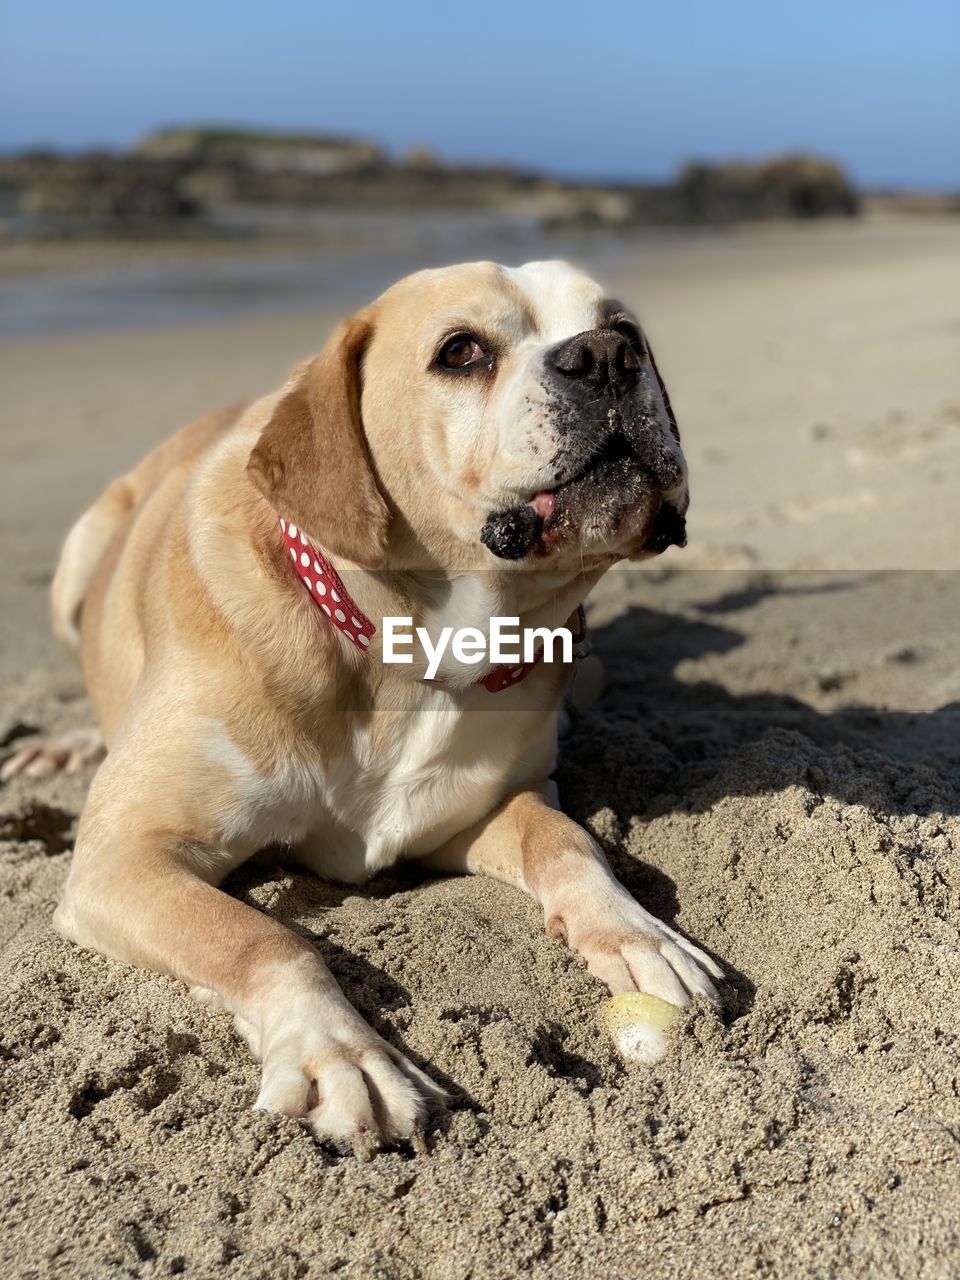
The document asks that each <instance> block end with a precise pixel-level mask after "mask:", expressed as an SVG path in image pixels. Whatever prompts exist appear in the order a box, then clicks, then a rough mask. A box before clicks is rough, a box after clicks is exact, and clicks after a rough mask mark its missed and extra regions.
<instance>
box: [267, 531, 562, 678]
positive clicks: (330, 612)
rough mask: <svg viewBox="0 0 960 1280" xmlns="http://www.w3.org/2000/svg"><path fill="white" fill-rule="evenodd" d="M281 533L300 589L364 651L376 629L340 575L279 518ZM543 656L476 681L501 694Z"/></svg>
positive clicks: (540, 654)
mask: <svg viewBox="0 0 960 1280" xmlns="http://www.w3.org/2000/svg"><path fill="white" fill-rule="evenodd" d="M280 530H281V532H282V534H283V540H284V543H285V544H286V547H287V550H288V552H289V554H290V559H291V561H292V562H293V565H294V567H295V568H296V571H297V573H298V574H299V576H300V580H301V582H302V583H303V585H304V586H305V587H306V588H307V590H308V591H309V592H310V595H311V597H312V599H313V601H314V603H315V604H317V605H319V606H320V609H321V610H322V611H323V613H324V614H326V616H327V617H328V618H329V619H330V621H331V622H332V623H333V625H334V626H335V627H336V628H337V629H338V630H339V631H342V632H343V634H344V635H345V636H346V637H347V639H348V640H352V641H353V643H354V644H355V645H356V646H357V648H358V649H367V648H368V647H369V644H370V641H371V639H372V638H373V636H375V635H376V632H377V629H376V627H375V626H374V625H373V623H372V622H371V621H370V619H369V618H368V617H367V616H366V614H365V613H363V612H362V611H361V609H360V608H359V607H358V606H357V605H356V604H355V603H354V601H353V600H352V599H351V597H350V593H349V592H348V591H347V589H346V587H345V586H344V585H343V582H342V581H341V580H340V575H339V574H338V573H337V571H336V569H335V568H334V567H333V565H332V564H331V563H330V561H329V560H328V559H327V558H326V556H324V555H323V554H322V553H321V552H319V551H316V550H315V549H314V548H313V547H312V546H311V545H310V543H309V542H308V541H307V535H306V534H305V533H304V532H303V530H302V529H299V528H298V527H297V526H296V525H295V524H292V523H290V522H288V521H287V520H285V519H284V518H283V516H281V517H280ZM577 620H578V622H579V629H580V634H579V635H578V636H574V644H578V643H580V642H582V640H583V638H584V636H585V634H586V628H585V623H584V616H583V609H582V608H579V609H578V610H577ZM542 656H543V654H542V651H541V652H540V653H538V654H537V656H536V657H535V658H534V659H533V661H532V662H521V663H519V664H518V665H517V666H510V667H494V669H493V670H492V671H491V672H490V673H489V674H488V675H486V676H483V677H482V678H481V679H480V680H478V681H477V684H482V685H483V686H484V688H486V689H488V690H489V691H490V692H491V693H500V692H501V690H503V689H509V688H511V686H513V685H515V684H519V683H520V681H521V680H523V679H524V677H525V676H527V675H529V673H530V672H531V671H532V670H533V668H534V667H535V666H536V665H537V664H538V663H539V661H540V659H541V657H542Z"/></svg>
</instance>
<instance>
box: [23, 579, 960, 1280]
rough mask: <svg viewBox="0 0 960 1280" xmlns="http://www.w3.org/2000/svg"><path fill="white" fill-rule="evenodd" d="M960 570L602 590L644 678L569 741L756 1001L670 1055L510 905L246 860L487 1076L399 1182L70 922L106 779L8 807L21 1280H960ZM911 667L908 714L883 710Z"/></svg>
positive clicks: (680, 911) (634, 868)
mask: <svg viewBox="0 0 960 1280" xmlns="http://www.w3.org/2000/svg"><path fill="white" fill-rule="evenodd" d="M949 586H950V579H949V578H948V577H947V575H936V574H927V575H913V576H912V577H908V576H907V575H890V576H885V577H880V576H879V575H869V574H868V575H865V576H861V577H856V576H849V575H848V577H847V578H846V579H839V578H838V577H837V576H836V575H825V574H821V575H813V574H803V575H797V574H788V575H782V576H781V577H779V578H777V577H773V576H771V575H766V576H762V577H761V576H759V575H757V574H755V573H744V572H732V571H731V572H727V573H709V574H707V573H704V574H692V575H689V574H684V575H673V574H669V573H668V574H656V575H651V574H649V573H646V574H627V575H622V574H621V575H616V577H615V578H613V577H612V578H609V579H608V580H607V583H606V584H604V585H603V587H602V589H601V591H600V592H599V595H598V599H597V601H596V604H595V606H594V610H593V614H594V622H595V626H594V636H595V639H596V642H597V645H598V648H599V650H600V651H601V653H602V654H603V655H604V659H605V663H606V667H607V675H608V687H607V691H606V693H605V695H604V697H603V699H602V700H601V702H600V703H599V704H598V706H597V707H596V708H595V710H594V711H593V712H592V713H591V714H590V715H589V716H588V717H587V718H586V720H584V721H583V722H582V723H581V724H580V725H579V726H578V728H577V730H576V732H575V734H574V736H573V738H572V739H571V740H570V742H569V743H568V746H567V749H566V751H565V755H564V761H563V766H562V770H561V783H562V789H563V793H564V797H565V801H566V804H567V807H568V808H569V810H570V811H571V812H572V813H573V814H574V815H575V816H577V817H578V818H579V819H580V820H581V821H583V822H585V823H586V824H587V825H588V826H589V827H590V828H591V829H592V830H593V831H594V832H595V833H596V834H597V836H598V837H599V838H600V839H601V840H602V842H603V843H604V845H605V847H606V848H607V850H608V852H609V855H610V857H611V859H612V861H613V863H614V864H615V866H616V869H617V871H618V873H619V874H620V875H621V876H622V878H623V879H624V880H625V882H626V883H627V884H628V885H629V886H630V888H631V889H632V890H633V891H634V893H636V894H637V895H638V896H639V897H640V898H641V899H642V900H643V901H644V902H645V903H646V904H647V905H648V906H650V907H651V908H652V909H653V910H654V911H656V912H657V913H658V914H660V915H662V916H663V917H664V918H665V919H667V920H669V921H675V922H676V923H677V925H678V926H679V927H680V928H682V929H683V930H685V931H686V932H687V933H688V935H689V936H691V937H692V938H694V939H695V940H696V941H697V942H699V943H700V944H701V945H703V946H705V947H706V948H707V949H708V950H709V951H710V952H711V954H713V955H714V956H716V957H717V958H718V959H719V960H720V962H721V963H722V964H723V965H724V967H725V970H726V972H727V974H728V978H729V981H728V983H727V986H726V989H725V1008H724V1013H723V1017H722V1019H717V1018H715V1017H714V1016H713V1015H711V1014H710V1013H708V1012H707V1011H705V1010H697V1011H696V1012H695V1013H693V1014H692V1015H690V1016H689V1017H688V1018H687V1019H686V1021H685V1022H684V1023H683V1025H682V1026H681V1027H680V1029H679V1030H678V1032H677V1033H676V1035H675V1036H674V1040H673V1044H672V1050H671V1053H670V1055H669V1056H668V1058H667V1059H666V1060H665V1061H664V1062H663V1063H662V1064H660V1065H659V1066H658V1067H656V1068H654V1069H645V1068H627V1067H625V1066H624V1065H623V1064H622V1063H621V1062H620V1061H619V1060H618V1059H617V1058H616V1055H615V1053H614V1052H613V1051H612V1050H611V1048H610V1046H609V1045H608V1044H607V1042H606V1041H605V1039H604V1036H603V1033H602V1031H601V1029H600V1027H599V1024H598V1020H597V1010H598V1006H599V1003H600V1001H601V999H602V996H603V990H602V988H601V987H600V986H599V984H598V983H596V982H595V981H594V980H593V979H592V978H590V977H589V975H587V974H586V972H585V971H584V970H583V968H582V967H581V965H580V964H579V962H578V961H577V960H576V959H574V958H573V957H571V955H570V954H569V953H568V952H567V951H566V949H565V948H564V947H563V946H561V945H560V944H559V943H557V942H554V941H551V940H549V939H548V938H546V937H545V936H544V934H543V931H542V925H541V921H540V919H539V918H538V915H539V913H538V911H537V910H536V909H535V908H534V906H533V905H532V904H531V903H529V902H528V901H527V900H526V899H524V898H523V897H522V896H521V895H519V894H518V893H515V892H512V891H511V890H509V889H508V888H506V887H504V886H501V885H496V884H492V883H486V882H483V881H480V880H467V879H444V880H424V881H422V882H420V881H418V878H417V876H416V873H414V872H404V873H403V874H402V875H400V876H398V877H395V878H392V879H384V880H382V881H377V882H376V883H375V884H374V885H373V886H371V888H370V889H369V890H365V891H362V892H358V891H356V890H353V889H349V890H347V889H344V888H339V887H334V886H329V885H324V884H321V883H319V882H317V881H315V880H312V879H310V878H307V877H304V876H302V875H300V874H298V873H295V872H292V871H287V870H283V869H277V868H275V867H270V866H268V865H265V866H261V867H257V868H255V869H253V870H247V871H246V872H244V873H243V874H242V875H240V876H238V877H237V878H236V879H235V880H234V882H233V883H232V886H231V887H232V889H233V891H234V892H236V893H238V894H240V895H241V896H242V897H244V898H245V899H246V900H248V901H250V902H252V903H254V904H256V905H257V906H258V907H260V908H261V909H262V910H267V911H270V912H271V913H274V914H276V915H277V916H279V917H281V918H283V919H285V920H288V921H289V922H291V923H292V924H294V925H295V926H296V927H298V928H299V929H301V930H303V931H305V932H306V933H307V934H308V935H309V936H311V937H313V938H315V939H316V941H317V944H318V946H319V947H320V949H321V951H322V952H323V954H324V956H325V957H326V959H327V960H328V962H329V964H330V966H331V968H332V969H333V971H334V973H335V974H336V975H337V977H338V978H339V979H340V981H341V982H342V984H343V986H344V988H345V990H346V992H347V994H348V996H349V997H350V998H351V1000H353V1001H354V1003H355V1004H356V1005H357V1007H358V1008H359V1009H360V1010H361V1011H362V1012H363V1013H364V1014H365V1015H366V1016H367V1017H368V1018H369V1019H370V1020H371V1021H372V1022H373V1023H374V1024H375V1025H376V1026H377V1027H378V1028H379V1029H380V1030H381V1031H382V1032H383V1033H384V1034H386V1035H387V1036H388V1037H389V1038H391V1039H392V1040H394V1041H395V1042H396V1043H397V1044H399V1045H401V1046H402V1047H403V1048H404V1049H405V1051H407V1052H409V1053H410V1054H411V1055H412V1057H413V1058H414V1060H415V1061H417V1062H418V1063H420V1064H421V1065H423V1066H424V1067H426V1068H427V1069H429V1070H430V1071H432V1073H433V1074H434V1076H435V1078H437V1079H438V1080H439V1081H440V1082H441V1083H443V1084H444V1085H446V1087H447V1088H448V1089H449V1090H450V1091H451V1093H452V1094H453V1098H454V1101H453V1105H452V1107H451V1110H450V1111H449V1113H448V1114H447V1115H446V1116H445V1117H443V1118H441V1120H440V1122H439V1124H438V1125H437V1127H436V1128H435V1129H434V1130H433V1131H432V1132H431V1133H430V1134H428V1136H427V1138H426V1143H425V1149H424V1150H422V1151H418V1152H414V1151H413V1150H399V1151H392V1152H385V1153H383V1154H380V1155H377V1156H376V1157H375V1158H374V1159H373V1160H371V1161H370V1162H369V1163H363V1162H360V1161H358V1160H356V1159H354V1158H353V1157H350V1156H347V1157H344V1156H341V1155H338V1154H337V1153H335V1152H334V1151H332V1150H330V1149H327V1148H324V1147H322V1146H320V1145H318V1144H317V1142H316V1141H315V1140H314V1139H313V1138H312V1137H311V1136H310V1135H309V1134H308V1133H307V1132H305V1131H304V1130H302V1129H301V1128H300V1127H299V1126H298V1125H297V1124H296V1123H295V1122H293V1121H290V1120H286V1119H283V1118H279V1117H275V1116H268V1115H263V1114H260V1113H255V1112H253V1111H251V1110H250V1103H251V1101H252V1099H253V1097H254V1096H255V1093H256V1087H257V1069H256V1067H255V1065H254V1064H253V1062H252V1061H251V1060H250V1059H249V1057H248V1055H247V1053H246V1051H245V1049H244V1048H243V1046H242V1045H241V1044H240V1042H239V1041H238V1039H237V1037H236V1036H235V1035H234V1034H233V1032H232V1030H231V1027H230V1023H229V1020H228V1019H227V1018H226V1016H224V1015H218V1014H211V1012H210V1011H209V1010H208V1009H206V1008H203V1007H200V1006H198V1005H196V1004H194V1003H193V1001H192V1000H191V999H190V998H189V997H188V996H187V994H186V991H185V990H184V989H183V988H182V987H180V986H179V985H178V984H176V983H174V982H171V981H168V980H166V979H163V978H160V977H156V976H152V975H148V974H144V973H142V972H139V971H136V970H133V969H129V968H127V967H125V966H123V965H120V964H116V963H114V962H112V961H109V960H106V959H104V958H102V957H100V956H95V955H90V954H85V953H82V952H80V951H79V950H77V949H76V948H74V947H72V946H70V945H68V944H66V943H65V942H63V941H62V940H61V939H59V938H58V937H57V936H56V935H55V934H53V932H52V931H51V929H50V925H49V917H50V912H51V909H52V906H53V903H54V900H55V898H56V896H57V893H58V891H59V888H60V885H61V884H62V881H63V877H64V874H65V871H66V863H67V860H68V857H69V841H70V835H71V830H72V823H73V818H74V816H75V815H76V813H77V811H78V810H79V807H80V805H81V803H82V798H83V792H84V787H85V783H86V781H87V779H85V778H73V779H66V778H60V779H52V780H46V781H34V782H29V781H27V780H22V781H19V782H17V783H16V784H15V785H13V786H11V787H9V788H7V790H6V792H5V793H4V795H3V798H2V802H0V824H2V826H0V834H2V836H3V845H2V857H3V861H2V871H0V883H2V885H3V890H4V903H3V915H2V919H3V928H4V933H3V939H2V941H3V949H2V952H0V968H2V975H3V981H2V991H3V1015H2V1026H3V1046H2V1050H0V1054H2V1058H3V1075H4V1080H5V1090H6V1104H5V1108H4V1121H3V1129H4V1144H3V1152H2V1168H3V1173H2V1176H3V1187H4V1196H3V1214H4V1231H3V1255H4V1259H5V1260H4V1270H5V1272H6V1273H7V1274H16V1275H24V1276H25V1275H38V1276H39V1275H64V1276H66V1275H70V1276H71V1277H75V1276H100V1275H104V1274H108V1273H110V1272H113V1271H116V1272H117V1273H122V1274H127V1275H136V1276H149V1275H164V1274H175V1273H178V1272H182V1273H184V1274H187V1275H198V1276H211V1275H219V1274H224V1275H226V1274H230V1275H236V1276H261V1275H262V1276H291V1277H293V1276H306V1275H328V1274H336V1275H338V1276H340V1275H342V1276H345V1277H356V1278H357V1280H361V1278H362V1280H367V1278H368V1277H371V1276H383V1277H391V1278H393V1277H397V1278H400V1277H411V1278H412V1277H436V1278H437V1280H455V1278H456V1280H467V1277H481V1276H484V1277H486V1276H504V1277H506V1276H513V1275H519V1274H523V1275H527V1274H529V1275H531V1276H538V1277H551V1278H553V1277H567V1276H569V1277H571V1278H572V1277H582V1276H585V1275H609V1276H615V1277H628V1276H634V1275H641V1274H647V1273H649V1274H655V1275H658V1276H724V1277H731V1276H740V1275H777V1276H783V1275H790V1276H810V1277H813V1276H829V1275H840V1274H843V1275H859V1276H864V1277H866V1276H870V1277H878V1276H891V1277H893V1276H930V1277H934V1276H944V1275H947V1274H950V1266H951V1264H950V1263H949V1261H948V1259H949V1258H950V1257H951V1256H952V1257H953V1258H954V1262H955V1261H956V1258H957V1257H958V1256H960V1254H958V1252H957V1251H958V1249H960V1238H958V1230H957V1225H956V1224H957V1223H958V1222H960V1178H958V1173H960V1099H958V1089H957V1061H958V1056H960V1016H958V1013H960V1002H958V998H957V991H958V989H960V930H958V924H960V901H958V899H960V892H958V891H960V862H958V850H960V703H958V702H954V704H953V705H952V706H950V705H946V706H944V705H942V703H941V701H940V699H939V698H938V697H936V696H935V697H934V698H933V702H934V703H935V704H936V705H935V706H934V705H930V703H931V690H933V692H934V693H935V694H936V693H937V692H942V685H943V680H944V679H947V678H949V672H948V670H947V669H946V664H945V663H944V661H943V658H942V656H941V657H940V658H937V657H936V656H935V655H938V654H939V655H942V654H943V653H944V652H945V646H946V643H947V642H948V638H949V636H950V635H955V634H956V626H957V621H958V617H960V591H958V590H957V589H956V585H954V588H953V591H952V593H951V592H950V591H949V589H948V588H949ZM904 603H907V604H908V605H909V610H908V611H907V612H906V613H905V612H903V605H904ZM898 606H899V610H898ZM878 619H884V622H883V623H882V624H881V623H878ZM865 624H868V625H865ZM785 653H786V654H787V655H792V656H793V661H792V662H791V661H789V660H788V661H787V662H783V661H782V659H783V656H784V654H785ZM938 663H940V665H939V666H938ZM767 665H769V666H771V667H775V669H776V670H777V672H778V673H779V683H780V686H781V687H780V689H777V688H776V687H774V683H773V682H772V681H771V680H770V679H766V680H764V679H762V677H760V676H758V672H760V673H762V672H763V670H764V668H765V666H767ZM878 671H879V672H881V673H882V674H883V678H884V679H885V680H886V683H887V684H888V686H889V684H890V682H891V679H892V680H893V683H894V685H895V686H896V687H897V688H898V691H899V696H898V699H897V706H896V709H886V710H884V709H881V708H880V707H878V706H877V704H876V703H875V702H872V703H868V702H862V701H861V695H862V693H863V692H864V691H865V690H867V689H869V688H870V687H871V683H872V682H875V681H876V679H877V678H878V677H877V672H878ZM891 672H892V673H893V674H892V676H891V674H890V673H891ZM70 681H71V677H70V676H69V675H68V674H67V672H66V669H65V668H64V669H63V670H62V672H61V673H60V675H59V676H58V675H56V673H53V674H48V678H47V679H46V680H45V681H43V682H38V684H42V686H43V687H44V688H47V689H49V688H54V689H56V690H58V694H57V695H55V696H54V697H50V698H48V699H47V701H46V702H43V700H42V699H41V700H39V701H38V697H37V693H36V690H35V689H32V688H30V687H27V688H25V689H24V690H23V693H22V698H23V701H22V702H21V705H20V707H19V708H18V711H17V717H18V720H19V722H20V724H21V726H22V724H23V723H24V722H25V721H28V720H30V719H34V720H42V721H44V722H45V723H49V722H50V721H51V720H56V719H59V721H60V722H61V723H67V722H69V721H71V720H75V719H76V718H78V717H79V716H81V715H82V712H83V704H82V701H79V700H75V695H76V692H77V690H76V686H75V683H74V684H73V685H71V683H70ZM758 685H762V686H763V689H762V691H759V690H758V688H757V687H756V686H758ZM58 707H59V711H58V710H57V708H58ZM937 707H939V710H938V709H937ZM64 708H65V709H64ZM31 710H32V713H33V714H32V715H31ZM4 727H5V728H6V729H7V731H8V732H9V731H10V730H11V729H15V727H16V726H15V725H12V724H11V725H7V726H4Z"/></svg>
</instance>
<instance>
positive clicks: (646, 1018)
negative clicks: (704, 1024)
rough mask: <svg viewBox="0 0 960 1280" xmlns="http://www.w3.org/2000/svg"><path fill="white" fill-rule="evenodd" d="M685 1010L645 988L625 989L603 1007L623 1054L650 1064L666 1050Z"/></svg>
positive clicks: (615, 1040)
mask: <svg viewBox="0 0 960 1280" xmlns="http://www.w3.org/2000/svg"><path fill="white" fill-rule="evenodd" d="M682 1012H683V1010H682V1009H678V1008H677V1006H676V1005H675V1004H670V1002H669V1001H668V1000H661V999H660V998H659V997H658V996H648V995H646V994H645V993H644V992H642V991H625V992H623V993H622V994H621V995H618V996H611V997H610V999H609V1000H605V1001H604V1003H603V1005H602V1006H601V1009H600V1016H601V1018H602V1020H603V1025H604V1026H605V1027H606V1029H607V1031H608V1032H609V1034H610V1035H611V1037H612V1038H613V1041H614V1043H615V1044H616V1046H617V1048H618V1049H619V1050H620V1052H621V1054H623V1056H624V1057H625V1058H627V1059H628V1060H630V1061H632V1062H644V1063H646V1064H647V1065H648V1066H649V1065H650V1064H652V1063H654V1062H659V1060H660V1059H661V1058H662V1057H663V1055H664V1054H665V1053H666V1051H667V1035H666V1033H667V1032H668V1031H669V1030H670V1028H671V1027H672V1026H673V1024H674V1023H675V1022H676V1021H677V1019H678V1018H679V1017H680V1014H681V1013H682Z"/></svg>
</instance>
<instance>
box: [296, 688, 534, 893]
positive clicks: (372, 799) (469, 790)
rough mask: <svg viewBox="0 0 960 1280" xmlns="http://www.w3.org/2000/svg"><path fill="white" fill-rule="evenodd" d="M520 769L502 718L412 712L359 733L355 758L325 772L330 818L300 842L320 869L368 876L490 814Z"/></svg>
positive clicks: (451, 710) (441, 710) (447, 710)
mask: <svg viewBox="0 0 960 1280" xmlns="http://www.w3.org/2000/svg"><path fill="white" fill-rule="evenodd" d="M515 769H516V759H515V757H514V755H513V753H512V752H511V751H510V749H509V746H508V745H505V744H504V742H503V725H502V722H500V723H499V724H498V717H497V716H494V715H479V716H478V715H464V714H463V713H462V711H460V710H459V709H458V708H456V707H455V706H453V707H447V706H444V707H432V706H431V707H429V708H428V709H422V710H418V711H415V712H413V713H412V714H410V715H408V716H406V717H405V718H404V720H403V722H402V723H399V724H396V725H394V726H393V727H392V729H391V730H390V732H389V733H388V734H386V735H384V736H383V737H379V738H375V737H374V736H372V735H369V734H366V733H361V734H358V735H357V738H356V741H355V745H354V751H353V752H352V753H351V755H350V756H347V757H344V758H343V759H341V760H339V761H337V762H336V763H335V764H334V765H332V766H331V767H330V768H328V769H327V770H326V772H325V778H324V783H325V786H324V801H325V805H324V807H325V813H324V820H323V821H322V822H321V823H320V825H319V828H318V829H317V830H315V831H312V832H311V833H310V835H309V836H308V838H307V840H306V841H304V842H303V846H304V848H305V850H307V851H308V852H309V854H310V857H311V861H314V859H317V860H318V861H317V866H318V870H319V869H320V868H321V867H325V868H326V871H327V874H330V875H334V876H336V877H337V878H340V879H345V880H354V879H362V878H364V877H365V876H368V875H370V874H372V873H373V872H374V871H377V870H378V869H379V868H381V867H383V866H387V865H389V863H391V862H393V861H395V859H396V858H398V857H400V856H416V855H417V854H420V853H426V852H429V851H430V850H432V849H435V848H437V847H439V845H441V844H443V843H444V841H445V840H447V839H449V838H450V837H451V836H452V835H454V834H456V832H458V831H462V830H463V829H464V827H467V826H469V825H470V824H471V823H472V822H475V821H476V820H477V819H478V818H480V817H482V816H483V815H484V814H485V813H488V812H489V811H490V810H491V809H492V808H493V807H494V806H495V805H496V804H497V802H498V801H499V799H500V797H501V795H502V794H503V793H504V791H505V789H506V788H507V787H508V786H509V784H510V780H511V778H512V777H513V775H514V773H515Z"/></svg>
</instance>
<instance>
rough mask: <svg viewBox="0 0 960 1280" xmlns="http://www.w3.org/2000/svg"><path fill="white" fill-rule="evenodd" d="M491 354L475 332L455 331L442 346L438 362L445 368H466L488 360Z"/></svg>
mask: <svg viewBox="0 0 960 1280" xmlns="http://www.w3.org/2000/svg"><path fill="white" fill-rule="evenodd" d="M489 355H490V353H489V351H486V350H484V348H483V347H482V346H481V345H480V343H479V342H478V341H477V340H476V338H475V337H474V336H473V334H470V333H455V334H454V335H453V337H452V338H448V339H447V340H446V342H445V343H444V344H443V346H442V347H441V348H440V351H439V354H438V355H437V364H439V365H440V366H441V367H442V368H444V369H465V368H467V366H468V365H472V364H479V363H480V362H481V361H484V360H487V359H488V358H489Z"/></svg>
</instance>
